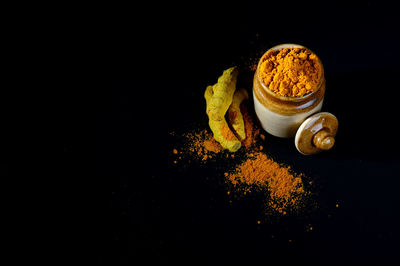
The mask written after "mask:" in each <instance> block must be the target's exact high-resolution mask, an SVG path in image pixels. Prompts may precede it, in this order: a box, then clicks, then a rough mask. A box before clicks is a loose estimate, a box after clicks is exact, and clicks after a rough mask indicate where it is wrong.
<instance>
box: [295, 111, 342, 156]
mask: <svg viewBox="0 0 400 266" xmlns="http://www.w3.org/2000/svg"><path fill="white" fill-rule="evenodd" d="M337 129H338V120H337V118H336V117H335V116H334V115H333V114H331V113H327V112H320V113H316V114H314V115H312V116H310V117H309V118H307V119H306V120H305V121H304V122H303V123H302V124H301V125H300V127H299V129H298V130H297V132H296V137H295V140H294V143H295V145H296V148H297V150H298V151H299V152H300V153H302V154H305V155H310V154H314V153H317V152H319V151H321V150H329V149H330V148H332V147H333V145H334V144H335V136H336V132H337Z"/></svg>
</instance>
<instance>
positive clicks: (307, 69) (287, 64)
mask: <svg viewBox="0 0 400 266" xmlns="http://www.w3.org/2000/svg"><path fill="white" fill-rule="evenodd" d="M259 71H260V77H261V80H262V82H263V83H264V84H265V85H266V86H267V87H268V88H269V89H270V90H272V91H273V92H275V93H276V94H278V95H281V96H292V97H301V96H304V95H306V94H308V93H310V92H312V91H314V90H316V89H317V87H318V84H319V82H320V80H321V77H322V74H323V70H322V64H321V63H320V61H319V59H318V57H317V56H316V55H315V54H314V53H312V52H311V51H310V50H308V49H306V48H284V49H279V50H277V51H269V52H267V53H266V54H265V55H264V56H263V57H262V58H261V64H260V70H259Z"/></svg>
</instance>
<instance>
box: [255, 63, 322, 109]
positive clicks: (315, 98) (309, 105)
mask: <svg viewBox="0 0 400 266" xmlns="http://www.w3.org/2000/svg"><path fill="white" fill-rule="evenodd" d="M325 83H326V82H325V77H324V75H323V74H322V76H321V80H320V82H319V85H318V87H317V89H316V90H315V91H313V92H312V93H310V94H308V95H306V96H303V97H284V96H279V95H277V94H275V93H274V92H273V91H271V90H269V89H268V88H267V87H266V86H265V84H264V83H263V82H262V81H261V77H260V73H259V68H258V67H257V70H256V73H255V74H254V80H253V93H254V96H255V97H256V98H257V100H258V101H259V102H260V103H261V104H262V105H263V106H264V107H266V108H267V109H269V110H271V111H273V112H275V113H279V114H282V115H294V114H297V113H303V112H308V111H310V110H311V109H313V108H314V107H316V106H317V105H318V104H319V103H320V102H321V101H322V99H323V97H324V94H325Z"/></svg>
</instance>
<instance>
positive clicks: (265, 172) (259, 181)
mask: <svg viewBox="0 0 400 266" xmlns="http://www.w3.org/2000/svg"><path fill="white" fill-rule="evenodd" d="M240 110H241V112H242V115H243V118H244V124H245V132H246V139H244V140H243V141H242V147H241V148H240V149H239V150H238V151H237V152H235V153H231V152H229V151H227V150H224V149H223V148H222V146H221V145H220V144H219V143H218V142H217V141H216V140H215V139H214V138H213V135H212V132H211V131H209V130H207V129H202V130H200V131H196V132H190V133H185V134H183V140H184V141H183V145H182V147H181V148H179V151H178V150H177V149H176V148H175V149H173V150H172V154H173V157H174V161H173V162H174V164H176V163H177V159H181V158H183V157H190V158H191V159H193V160H194V161H197V162H200V163H203V164H206V163H207V162H209V160H210V159H212V160H213V161H214V162H219V163H220V165H224V167H226V169H225V170H224V172H223V175H224V177H223V178H224V179H225V181H226V184H227V186H228V190H229V191H228V192H227V194H228V195H235V196H237V195H238V194H241V195H246V194H249V193H250V192H252V191H255V192H256V193H260V194H261V195H262V197H264V199H265V202H266V207H267V209H268V212H269V213H274V214H278V215H285V214H287V213H288V212H289V211H290V212H291V213H295V212H296V211H299V210H301V208H302V207H304V203H305V202H306V200H307V197H308V196H309V195H310V192H309V191H307V190H306V189H305V187H304V185H303V175H302V174H297V173H294V172H293V171H292V169H291V167H290V166H284V165H282V164H279V163H277V162H275V161H274V160H273V159H271V158H269V157H268V156H267V154H266V153H265V149H264V147H265V146H266V145H268V138H266V136H265V135H264V134H261V133H260V126H259V125H258V123H255V121H256V120H254V119H253V116H254V114H251V113H250V112H248V109H247V106H246V105H245V104H242V105H241V106H240ZM228 161H229V164H226V162H228Z"/></svg>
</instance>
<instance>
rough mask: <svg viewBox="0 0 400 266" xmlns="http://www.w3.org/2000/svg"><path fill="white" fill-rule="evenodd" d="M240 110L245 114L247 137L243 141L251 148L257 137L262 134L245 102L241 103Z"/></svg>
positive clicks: (244, 144) (243, 143)
mask: <svg viewBox="0 0 400 266" xmlns="http://www.w3.org/2000/svg"><path fill="white" fill-rule="evenodd" d="M240 111H241V112H242V115H243V121H244V129H245V132H246V138H245V139H244V140H243V141H242V145H243V146H245V147H246V148H250V146H252V145H253V144H255V139H256V137H257V136H258V135H259V134H260V130H259V129H258V128H256V127H255V125H254V123H253V120H252V118H251V115H250V113H249V112H248V110H247V107H246V106H245V105H244V104H242V105H240Z"/></svg>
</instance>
